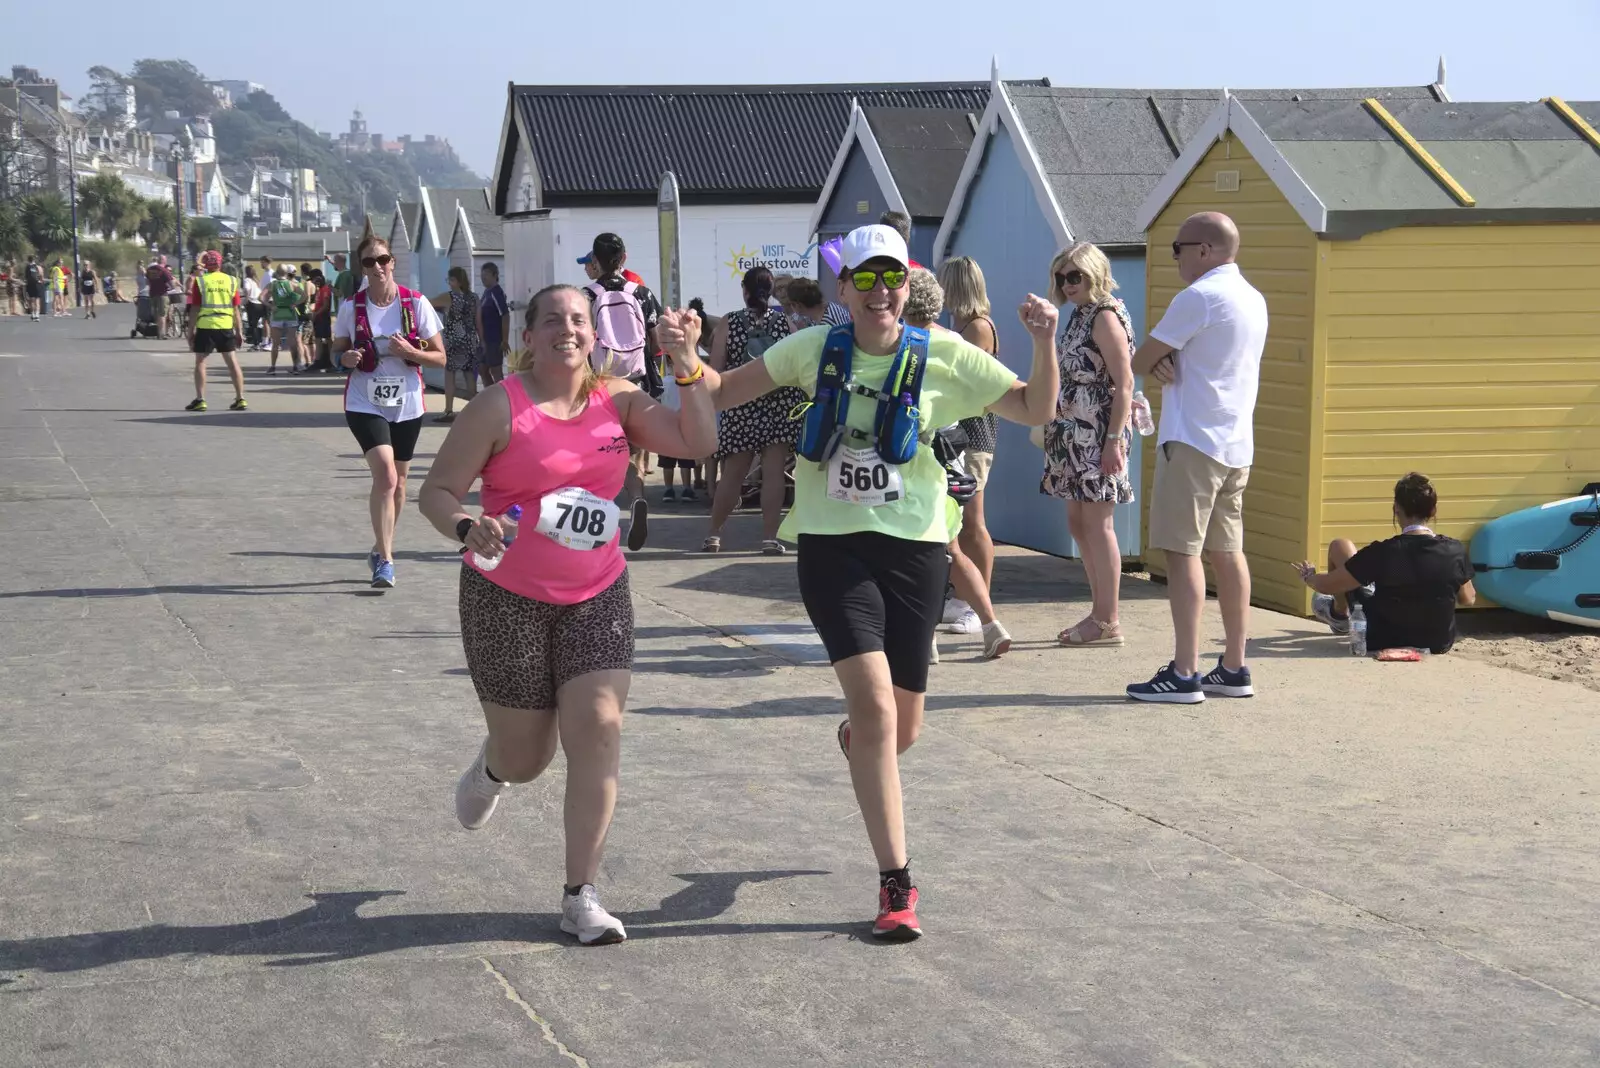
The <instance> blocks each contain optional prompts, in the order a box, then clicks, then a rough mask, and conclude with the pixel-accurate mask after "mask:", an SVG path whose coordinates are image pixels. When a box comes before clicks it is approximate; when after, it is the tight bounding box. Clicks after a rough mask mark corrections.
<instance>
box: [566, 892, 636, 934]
mask: <svg viewBox="0 0 1600 1068" xmlns="http://www.w3.org/2000/svg"><path fill="white" fill-rule="evenodd" d="M561 929H562V930H563V931H565V932H566V933H567V934H569V935H577V936H578V941H579V942H582V943H583V944H584V945H586V946H609V945H612V944H614V943H616V942H625V941H627V938H628V932H627V931H626V930H625V929H624V928H623V926H622V921H621V920H619V919H617V918H616V917H615V916H613V915H611V913H609V912H607V911H606V910H605V906H604V905H602V904H600V895H599V894H598V893H596V892H595V888H594V884H592V883H584V884H583V885H582V886H580V887H579V888H578V892H577V893H576V894H567V893H562V895H561Z"/></svg>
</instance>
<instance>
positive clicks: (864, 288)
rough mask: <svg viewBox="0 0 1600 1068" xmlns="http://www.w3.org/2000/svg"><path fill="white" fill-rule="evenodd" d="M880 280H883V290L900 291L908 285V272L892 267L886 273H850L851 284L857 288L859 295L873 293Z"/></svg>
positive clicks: (866, 271) (865, 271) (867, 271)
mask: <svg viewBox="0 0 1600 1068" xmlns="http://www.w3.org/2000/svg"><path fill="white" fill-rule="evenodd" d="M880 278H881V279H883V288H885V289H900V288H902V287H903V286H904V285H905V284H906V271H905V270H904V269H903V268H900V267H890V268H889V269H888V270H884V271H869V270H860V271H851V272H850V284H851V285H853V286H855V287H856V292H857V293H871V292H872V290H873V289H874V288H875V287H876V286H877V284H878V279H880Z"/></svg>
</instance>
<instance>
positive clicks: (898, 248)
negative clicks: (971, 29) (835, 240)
mask: <svg viewBox="0 0 1600 1068" xmlns="http://www.w3.org/2000/svg"><path fill="white" fill-rule="evenodd" d="M877 259H884V260H893V261H894V262H896V263H898V264H899V265H900V266H902V267H909V266H910V263H911V254H910V253H909V252H907V251H906V242H905V238H903V237H901V236H900V231H898V230H896V229H895V228H894V227H892V226H883V225H880V224H874V225H872V226H858V227H856V228H855V229H854V230H851V231H850V232H849V233H848V234H846V235H845V238H844V244H843V245H842V246H841V247H840V249H839V262H840V263H841V264H843V265H844V268H845V270H847V271H853V270H855V269H856V268H857V267H860V266H861V265H862V264H863V263H866V262H867V261H868V260H877Z"/></svg>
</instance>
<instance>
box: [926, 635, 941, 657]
mask: <svg viewBox="0 0 1600 1068" xmlns="http://www.w3.org/2000/svg"><path fill="white" fill-rule="evenodd" d="M938 662H939V635H937V634H935V635H934V636H933V648H932V649H931V650H930V651H929V653H928V663H930V664H937V663H938Z"/></svg>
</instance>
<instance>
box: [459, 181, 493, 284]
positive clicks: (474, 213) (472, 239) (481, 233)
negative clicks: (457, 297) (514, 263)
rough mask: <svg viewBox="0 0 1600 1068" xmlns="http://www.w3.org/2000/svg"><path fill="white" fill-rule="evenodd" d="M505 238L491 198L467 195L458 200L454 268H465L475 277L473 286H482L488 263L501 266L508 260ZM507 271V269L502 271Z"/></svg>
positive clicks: (468, 273) (471, 277)
mask: <svg viewBox="0 0 1600 1068" xmlns="http://www.w3.org/2000/svg"><path fill="white" fill-rule="evenodd" d="M505 254H506V249H505V240H504V237H503V234H502V230H501V226H500V217H499V216H498V215H496V214H495V213H494V212H492V211H490V210H489V201H488V198H487V197H467V198H464V199H462V200H460V201H457V202H456V222H455V229H454V231H453V232H452V233H451V235H450V246H449V260H450V266H451V267H461V268H464V269H465V270H466V272H467V277H468V278H470V279H472V288H473V289H478V288H479V287H480V286H481V285H482V277H483V267H484V264H488V263H492V264H494V265H495V267H497V268H499V267H500V266H501V261H503V260H504V259H505ZM502 273H504V272H502Z"/></svg>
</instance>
